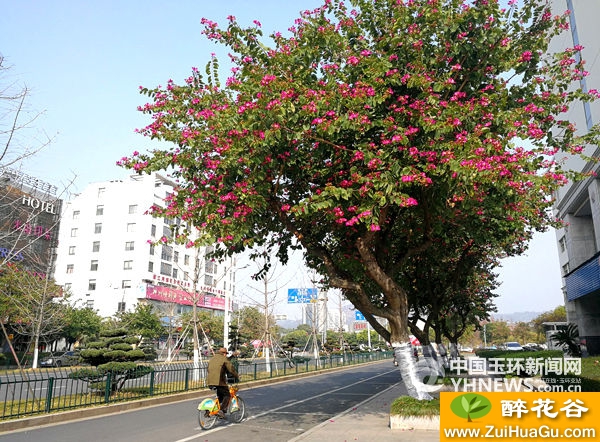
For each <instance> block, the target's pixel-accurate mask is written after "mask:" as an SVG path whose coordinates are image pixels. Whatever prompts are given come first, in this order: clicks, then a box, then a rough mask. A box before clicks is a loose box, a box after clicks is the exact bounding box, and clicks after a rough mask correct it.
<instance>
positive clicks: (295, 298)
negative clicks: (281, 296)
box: [288, 288, 318, 304]
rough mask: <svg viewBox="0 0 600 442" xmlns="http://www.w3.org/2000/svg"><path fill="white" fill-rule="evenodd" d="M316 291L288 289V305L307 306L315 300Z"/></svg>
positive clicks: (313, 289) (314, 289)
mask: <svg viewBox="0 0 600 442" xmlns="http://www.w3.org/2000/svg"><path fill="white" fill-rule="evenodd" d="M317 294H318V290H317V289H316V288H312V289H288V304H308V303H310V302H311V301H316V300H317Z"/></svg>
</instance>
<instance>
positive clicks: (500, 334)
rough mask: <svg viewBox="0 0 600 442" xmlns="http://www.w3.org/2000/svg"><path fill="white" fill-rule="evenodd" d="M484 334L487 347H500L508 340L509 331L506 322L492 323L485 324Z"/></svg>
mask: <svg viewBox="0 0 600 442" xmlns="http://www.w3.org/2000/svg"><path fill="white" fill-rule="evenodd" d="M482 333H483V331H482ZM485 333H486V342H487V344H488V345H490V344H497V345H500V344H503V343H505V342H507V341H508V340H509V339H508V338H509V337H510V334H511V330H510V327H509V326H508V324H507V323H506V321H494V322H488V323H487V324H486V326H485Z"/></svg>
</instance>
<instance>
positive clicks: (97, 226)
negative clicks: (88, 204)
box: [94, 223, 102, 233]
mask: <svg viewBox="0 0 600 442" xmlns="http://www.w3.org/2000/svg"><path fill="white" fill-rule="evenodd" d="M94 233H102V223H96V224H94Z"/></svg>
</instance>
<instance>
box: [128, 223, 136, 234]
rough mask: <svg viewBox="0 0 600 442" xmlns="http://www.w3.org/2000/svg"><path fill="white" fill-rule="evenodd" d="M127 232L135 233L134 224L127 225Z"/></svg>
mask: <svg viewBox="0 0 600 442" xmlns="http://www.w3.org/2000/svg"><path fill="white" fill-rule="evenodd" d="M127 231H128V232H135V223H127Z"/></svg>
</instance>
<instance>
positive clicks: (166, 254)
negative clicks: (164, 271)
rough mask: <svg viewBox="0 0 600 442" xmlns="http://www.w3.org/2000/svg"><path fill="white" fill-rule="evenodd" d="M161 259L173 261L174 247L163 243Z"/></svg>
mask: <svg viewBox="0 0 600 442" xmlns="http://www.w3.org/2000/svg"><path fill="white" fill-rule="evenodd" d="M160 259H162V260H163V261H171V260H172V259H173V247H171V246H168V245H163V246H162V251H161V253H160Z"/></svg>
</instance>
